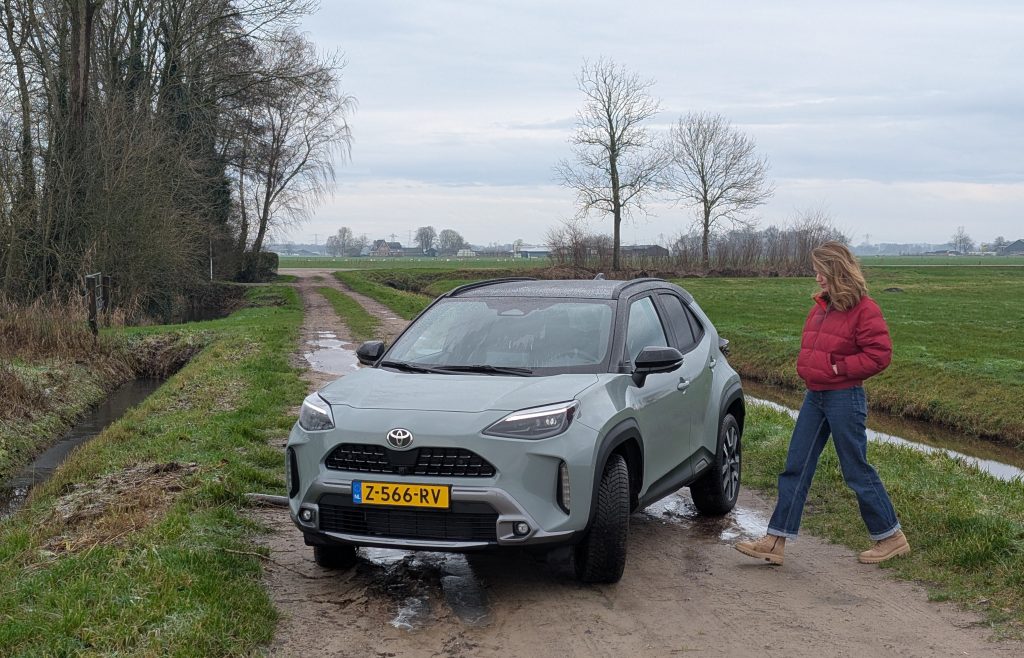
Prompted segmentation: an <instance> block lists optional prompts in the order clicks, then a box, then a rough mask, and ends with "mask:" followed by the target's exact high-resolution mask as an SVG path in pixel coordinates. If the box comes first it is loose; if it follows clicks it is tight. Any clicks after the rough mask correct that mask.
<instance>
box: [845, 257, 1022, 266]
mask: <svg viewBox="0 0 1024 658" xmlns="http://www.w3.org/2000/svg"><path fill="white" fill-rule="evenodd" d="M860 261H861V263H862V264H863V265H864V266H865V267H899V266H921V265H923V266H925V267H934V266H944V267H970V266H978V265H983V266H986V267H1007V266H1011V267H1017V266H1024V256H862V257H861V259H860Z"/></svg>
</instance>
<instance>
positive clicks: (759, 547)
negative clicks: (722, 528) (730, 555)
mask: <svg viewBox="0 0 1024 658" xmlns="http://www.w3.org/2000/svg"><path fill="white" fill-rule="evenodd" d="M735 546H736V550H737V551H739V552H740V553H743V554H744V555H749V556H750V557H756V558H758V559H762V560H768V561H769V562H771V563H772V564H782V557H783V553H784V552H785V550H786V538H785V537H776V536H775V535H765V536H764V537H761V538H760V539H758V540H757V541H741V542H737V543H736V545H735Z"/></svg>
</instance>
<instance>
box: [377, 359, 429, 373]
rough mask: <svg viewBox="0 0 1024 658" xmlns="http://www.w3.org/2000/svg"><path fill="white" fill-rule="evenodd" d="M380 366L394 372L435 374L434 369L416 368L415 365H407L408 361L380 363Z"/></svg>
mask: <svg viewBox="0 0 1024 658" xmlns="http://www.w3.org/2000/svg"><path fill="white" fill-rule="evenodd" d="M380 365H381V366H382V367H384V368H394V369H395V370H401V371H403V372H437V369H436V368H427V367H426V366H418V365H416V364H415V363H409V362H408V361H381V363H380Z"/></svg>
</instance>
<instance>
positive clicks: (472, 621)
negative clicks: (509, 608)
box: [441, 554, 491, 626]
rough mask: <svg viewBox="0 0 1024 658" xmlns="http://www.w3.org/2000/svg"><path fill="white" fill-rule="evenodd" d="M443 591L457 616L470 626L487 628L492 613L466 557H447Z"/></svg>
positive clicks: (449, 605)
mask: <svg viewBox="0 0 1024 658" xmlns="http://www.w3.org/2000/svg"><path fill="white" fill-rule="evenodd" d="M442 568H443V569H444V574H445V575H443V576H441V590H442V591H443V592H444V600H445V603H447V604H448V607H449V608H451V610H452V612H454V613H455V616H456V617H458V618H459V620H460V621H462V623H464V624H466V625H468V626H487V625H488V624H490V622H491V611H490V608H489V607H488V605H487V593H486V592H485V591H484V588H483V584H482V583H481V582H480V581H479V580H477V578H476V576H474V575H473V570H472V569H471V568H470V566H469V562H468V561H467V560H466V556H464V555H458V554H453V555H447V556H446V557H445V561H444V564H443V567H442Z"/></svg>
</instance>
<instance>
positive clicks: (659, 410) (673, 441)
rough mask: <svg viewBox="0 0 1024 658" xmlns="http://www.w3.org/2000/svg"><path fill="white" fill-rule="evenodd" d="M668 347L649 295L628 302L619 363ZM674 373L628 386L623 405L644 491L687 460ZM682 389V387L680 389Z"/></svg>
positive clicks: (686, 433)
mask: <svg viewBox="0 0 1024 658" xmlns="http://www.w3.org/2000/svg"><path fill="white" fill-rule="evenodd" d="M668 345H669V334H668V332H667V331H666V330H665V325H664V322H663V320H662V318H661V316H660V315H659V313H658V309H657V306H656V304H655V301H654V297H653V296H652V295H645V296H641V297H636V298H634V299H632V300H630V303H629V310H628V315H627V324H626V333H625V345H624V349H623V359H624V360H628V363H629V366H630V367H632V365H633V363H635V362H636V357H637V355H638V354H640V351H641V350H642V349H643V348H645V347H651V346H660V347H667V346H668ZM681 381H682V379H681V376H680V373H679V371H678V370H676V371H674V372H668V373H659V374H652V375H649V376H648V377H647V381H646V383H645V384H644V385H643V387H638V386H635V385H631V386H629V388H628V389H627V391H626V404H627V405H629V406H630V407H632V408H633V409H634V412H635V418H636V422H637V425H639V427H640V433H641V435H642V436H643V441H644V463H645V467H644V487H645V488H646V487H648V486H650V485H651V483H653V482H656V481H657V480H658V479H660V478H661V477H662V476H664V475H666V474H667V473H668V472H669V471H671V470H672V469H674V468H676V467H677V466H678V465H679V464H680V463H681V462H682V461H683V460H685V459H686V457H688V456H689V446H690V426H689V421H688V412H687V409H686V406H687V404H688V402H689V400H688V399H687V398H686V396H685V395H684V391H683V390H681V388H680V385H681ZM683 388H685V387H683Z"/></svg>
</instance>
